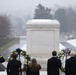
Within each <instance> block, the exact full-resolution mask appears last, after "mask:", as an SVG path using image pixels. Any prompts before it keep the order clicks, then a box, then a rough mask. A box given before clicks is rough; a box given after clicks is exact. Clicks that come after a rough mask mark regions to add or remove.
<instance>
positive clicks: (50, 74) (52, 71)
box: [47, 51, 61, 75]
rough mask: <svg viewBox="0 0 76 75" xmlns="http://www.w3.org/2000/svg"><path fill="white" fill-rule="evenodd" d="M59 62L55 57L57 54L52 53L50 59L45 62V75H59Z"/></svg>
mask: <svg viewBox="0 0 76 75" xmlns="http://www.w3.org/2000/svg"><path fill="white" fill-rule="evenodd" d="M59 68H61V60H60V59H58V57H57V52H56V51H53V52H52V57H51V58H50V59H48V61H47V75H60V73H59Z"/></svg>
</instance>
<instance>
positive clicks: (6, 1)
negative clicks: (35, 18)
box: [0, 0, 76, 15]
mask: <svg viewBox="0 0 76 75" xmlns="http://www.w3.org/2000/svg"><path fill="white" fill-rule="evenodd" d="M39 3H41V4H42V5H43V6H45V7H55V5H56V4H58V5H61V6H65V7H68V6H73V7H74V6H75V5H76V0H0V13H3V12H5V13H18V14H28V15H29V14H31V13H33V12H34V9H35V8H36V6H37V5H38V4H39Z"/></svg>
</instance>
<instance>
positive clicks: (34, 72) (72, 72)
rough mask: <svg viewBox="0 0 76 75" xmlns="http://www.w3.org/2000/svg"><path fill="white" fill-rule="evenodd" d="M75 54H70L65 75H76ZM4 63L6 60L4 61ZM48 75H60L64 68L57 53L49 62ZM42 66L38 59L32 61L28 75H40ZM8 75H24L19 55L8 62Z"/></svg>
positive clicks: (28, 66) (53, 53) (15, 55)
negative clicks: (18, 58)
mask: <svg viewBox="0 0 76 75" xmlns="http://www.w3.org/2000/svg"><path fill="white" fill-rule="evenodd" d="M75 55H76V54H75V52H73V51H71V52H70V58H68V59H66V62H65V75H76V56H75ZM3 61H4V60H3ZM46 66H47V75H60V69H61V66H62V63H61V60H60V59H59V58H58V57H57V52H56V51H53V52H52V57H51V58H49V59H48V60H47V65H46ZM41 68H42V67H41V65H40V64H39V63H38V62H37V60H36V58H33V59H31V63H30V64H29V65H27V68H26V75H40V70H41ZM6 71H7V75H22V69H21V62H20V61H18V60H17V54H14V55H13V59H12V60H10V61H8V64H7V70H6Z"/></svg>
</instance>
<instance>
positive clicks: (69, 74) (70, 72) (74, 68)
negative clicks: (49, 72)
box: [65, 51, 76, 75]
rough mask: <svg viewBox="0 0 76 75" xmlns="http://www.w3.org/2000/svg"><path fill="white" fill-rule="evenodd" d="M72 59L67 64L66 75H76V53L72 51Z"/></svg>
mask: <svg viewBox="0 0 76 75" xmlns="http://www.w3.org/2000/svg"><path fill="white" fill-rule="evenodd" d="M70 55H71V57H70V58H69V59H67V60H66V63H65V75H76V57H75V52H73V51H71V53H70Z"/></svg>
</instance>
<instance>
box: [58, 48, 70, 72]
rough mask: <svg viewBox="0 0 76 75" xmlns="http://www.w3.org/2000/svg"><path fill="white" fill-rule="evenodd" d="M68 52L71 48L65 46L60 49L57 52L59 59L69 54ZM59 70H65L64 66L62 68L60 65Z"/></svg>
mask: <svg viewBox="0 0 76 75" xmlns="http://www.w3.org/2000/svg"><path fill="white" fill-rule="evenodd" d="M70 52H71V49H69V48H66V49H63V50H61V51H60V52H59V53H58V58H59V59H60V60H63V59H64V57H67V56H68V55H69V54H70ZM66 59H67V58H66ZM61 71H62V72H65V68H64V67H63V66H61Z"/></svg>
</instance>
